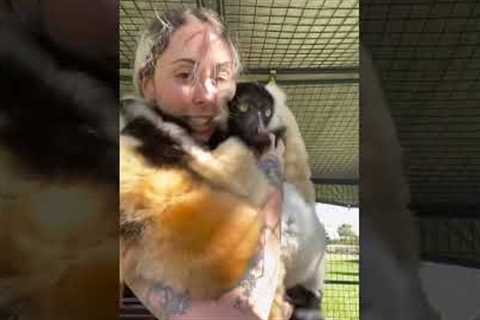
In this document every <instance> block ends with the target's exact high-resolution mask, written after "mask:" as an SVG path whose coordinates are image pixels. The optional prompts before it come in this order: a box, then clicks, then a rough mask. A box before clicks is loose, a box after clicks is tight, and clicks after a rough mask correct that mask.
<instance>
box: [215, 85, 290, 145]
mask: <svg viewBox="0 0 480 320" xmlns="http://www.w3.org/2000/svg"><path fill="white" fill-rule="evenodd" d="M228 108H229V117H228V124H227V130H226V131H225V132H220V131H218V132H216V133H215V135H214V137H213V138H212V141H211V146H216V145H218V144H219V143H220V142H222V141H223V140H225V139H226V138H228V137H230V136H236V137H238V138H240V139H241V140H242V141H243V142H244V143H245V144H246V145H247V146H249V147H250V148H252V149H253V150H255V151H256V152H257V153H258V154H261V153H262V152H263V151H264V150H265V148H267V147H268V146H270V139H269V134H270V133H273V134H274V135H275V136H276V137H277V139H279V138H283V136H284V134H285V130H286V129H285V127H282V128H279V129H277V130H275V131H271V130H269V129H268V128H267V126H268V125H269V123H270V121H271V120H272V117H273V114H274V112H275V109H274V108H275V106H274V101H273V97H272V95H271V94H270V93H269V92H268V91H267V90H266V89H265V87H264V86H263V85H262V84H260V83H258V82H243V83H239V84H238V85H237V90H236V92H235V96H234V97H233V99H232V101H230V102H229V105H228Z"/></svg>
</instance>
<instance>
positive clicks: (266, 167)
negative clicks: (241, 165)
mask: <svg viewBox="0 0 480 320" xmlns="http://www.w3.org/2000/svg"><path fill="white" fill-rule="evenodd" d="M280 166H281V165H280V161H279V160H278V159H277V158H276V157H266V158H264V159H262V160H260V163H259V167H260V169H261V170H262V171H263V172H264V173H265V175H266V176H267V178H268V180H270V182H271V183H272V184H273V185H274V186H275V187H277V188H280V187H281V186H282V182H283V174H282V170H281V168H280Z"/></svg>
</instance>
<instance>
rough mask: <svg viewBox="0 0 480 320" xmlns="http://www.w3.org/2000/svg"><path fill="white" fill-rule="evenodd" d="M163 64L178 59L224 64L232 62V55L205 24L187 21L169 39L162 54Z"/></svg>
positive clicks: (221, 39) (219, 37)
mask: <svg viewBox="0 0 480 320" xmlns="http://www.w3.org/2000/svg"><path fill="white" fill-rule="evenodd" d="M163 56H164V58H165V59H163V60H164V61H165V62H168V63H170V62H174V61H177V60H179V59H190V60H193V61H198V60H199V59H201V60H202V61H210V62H212V63H214V64H224V63H228V62H231V61H232V54H231V51H230V48H229V46H228V45H227V43H226V42H225V40H224V39H223V38H222V37H221V36H220V35H218V33H216V32H215V31H214V29H213V28H212V27H211V26H210V25H208V24H207V23H202V22H200V21H198V20H193V21H192V20H190V21H189V20H187V23H186V24H185V25H184V26H182V27H180V28H179V29H178V30H177V31H176V32H175V33H174V34H173V35H172V38H171V39H170V43H169V45H168V47H167V49H166V50H165V52H164V54H163Z"/></svg>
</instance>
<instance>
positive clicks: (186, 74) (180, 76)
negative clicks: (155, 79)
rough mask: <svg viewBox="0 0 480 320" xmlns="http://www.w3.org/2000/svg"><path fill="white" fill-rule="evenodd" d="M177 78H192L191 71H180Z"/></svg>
mask: <svg viewBox="0 0 480 320" xmlns="http://www.w3.org/2000/svg"><path fill="white" fill-rule="evenodd" d="M177 78H179V79H185V80H186V79H189V78H190V73H189V72H180V73H177Z"/></svg>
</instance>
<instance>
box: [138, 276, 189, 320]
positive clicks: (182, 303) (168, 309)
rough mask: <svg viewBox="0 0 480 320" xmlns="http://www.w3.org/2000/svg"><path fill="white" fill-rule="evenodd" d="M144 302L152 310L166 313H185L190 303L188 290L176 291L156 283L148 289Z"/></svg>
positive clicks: (167, 315) (167, 314)
mask: <svg viewBox="0 0 480 320" xmlns="http://www.w3.org/2000/svg"><path fill="white" fill-rule="evenodd" d="M146 298H147V299H146V304H147V306H148V307H149V308H151V310H152V311H158V312H156V313H160V314H164V315H166V317H167V319H168V317H169V316H170V315H178V314H185V313H186V312H187V310H188V309H190V307H191V305H192V299H191V297H190V294H189V293H188V291H186V292H180V293H179V292H177V291H175V290H174V289H173V288H172V287H170V286H167V285H164V284H162V283H156V284H154V285H153V286H152V287H150V288H149V289H148V292H147V297H146Z"/></svg>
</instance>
